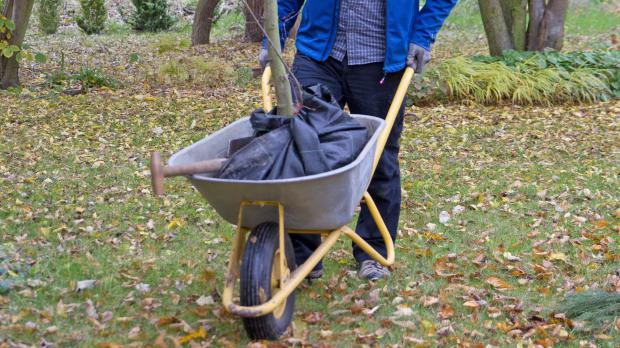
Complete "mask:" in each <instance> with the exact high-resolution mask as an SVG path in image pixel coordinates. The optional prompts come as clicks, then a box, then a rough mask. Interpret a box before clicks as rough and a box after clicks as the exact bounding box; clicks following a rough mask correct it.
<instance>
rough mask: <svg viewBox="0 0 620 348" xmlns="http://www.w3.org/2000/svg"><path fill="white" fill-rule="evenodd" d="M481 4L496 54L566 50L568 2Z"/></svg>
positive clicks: (485, 0) (483, 0) (495, 0)
mask: <svg viewBox="0 0 620 348" xmlns="http://www.w3.org/2000/svg"><path fill="white" fill-rule="evenodd" d="M478 4H479V6H480V14H481V15H482V23H483V24H484V30H485V32H486V34H487V41H488V43H489V51H490V53H491V54H492V55H499V54H502V52H503V51H506V50H509V49H515V50H529V51H541V50H543V49H545V48H553V49H556V50H560V49H562V44H563V41H564V22H565V20H566V10H567V9H568V0H478ZM528 15H529V16H528ZM528 17H529V18H528Z"/></svg>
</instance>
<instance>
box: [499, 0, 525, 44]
mask: <svg viewBox="0 0 620 348" xmlns="http://www.w3.org/2000/svg"><path fill="white" fill-rule="evenodd" d="M500 3H501V6H502V14H503V15H504V20H505V21H506V26H507V27H508V33H509V34H510V39H511V41H512V45H513V46H514V49H516V50H524V49H525V41H526V37H525V31H526V28H527V0H500Z"/></svg>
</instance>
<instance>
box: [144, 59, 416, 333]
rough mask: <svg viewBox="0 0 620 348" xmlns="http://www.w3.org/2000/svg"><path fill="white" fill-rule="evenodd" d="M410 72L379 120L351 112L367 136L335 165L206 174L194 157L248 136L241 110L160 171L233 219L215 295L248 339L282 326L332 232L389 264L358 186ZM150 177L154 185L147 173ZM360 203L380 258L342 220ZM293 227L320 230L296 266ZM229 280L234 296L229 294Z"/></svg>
mask: <svg viewBox="0 0 620 348" xmlns="http://www.w3.org/2000/svg"><path fill="white" fill-rule="evenodd" d="M270 77H271V71H270V69H269V67H267V68H266V69H265V71H264V73H263V78H262V93H263V104H264V105H263V106H264V109H265V110H271V109H272V103H271V98H270V95H269V81H270ZM412 77H413V70H412V69H411V68H406V70H405V72H404V74H403V77H402V80H401V82H400V85H399V86H398V89H397V91H396V94H395V96H394V99H393V101H392V105H391V106H390V109H389V111H388V114H387V116H386V118H385V120H383V119H381V118H378V117H372V116H364V115H351V116H352V117H354V118H355V119H356V120H358V121H359V122H360V123H362V124H363V125H365V126H366V127H367V129H368V141H367V143H366V145H365V147H364V148H363V150H362V151H361V153H360V154H359V156H358V157H357V159H355V161H353V162H352V163H350V164H348V165H346V166H344V167H341V168H338V169H336V170H332V171H329V172H326V173H321V174H316V175H310V176H304V177H298V178H291V179H283V180H263V181H251V180H244V181H241V180H228V179H219V178H216V177H214V176H213V172H211V173H208V172H207V171H208V170H209V168H210V167H209V166H206V167H205V166H202V167H201V165H200V164H201V163H203V164H204V163H207V164H209V163H211V164H212V162H213V160H214V159H221V158H223V157H225V156H226V153H227V151H228V146H229V143H230V141H231V140H233V139H237V138H240V137H247V136H251V135H252V134H253V130H252V127H251V125H250V122H249V117H246V118H243V119H240V120H238V121H236V122H234V123H232V124H230V125H229V126H227V127H225V128H223V129H221V130H219V131H217V132H215V133H213V134H211V135H210V136H208V137H206V138H204V139H202V140H200V141H198V142H197V143H195V144H193V145H190V146H189V147H187V148H185V149H183V150H181V151H179V152H177V153H176V154H174V155H173V156H172V157H171V158H170V160H169V164H168V166H167V167H166V168H165V173H167V174H166V175H170V176H172V175H178V174H189V173H192V174H191V175H187V177H188V178H189V180H190V181H191V183H192V185H193V186H194V187H195V188H196V189H197V190H198V191H199V192H200V193H201V194H202V195H203V196H204V198H205V199H206V200H207V201H208V202H209V203H210V204H211V206H212V207H213V208H214V209H215V210H216V211H217V212H218V214H220V215H221V216H222V217H223V218H224V219H225V220H226V221H228V222H230V223H232V224H235V225H236V226H237V231H236V236H235V238H234V241H233V245H232V251H231V253H230V260H229V262H228V271H227V273H226V275H225V284H224V291H223V295H222V302H223V305H224V308H225V309H226V310H228V311H229V312H230V313H233V314H236V315H238V316H240V317H241V318H242V320H243V323H244V327H245V329H246V331H247V333H248V335H249V336H250V338H252V339H277V338H279V337H280V336H281V335H282V334H283V333H284V332H285V331H286V329H287V328H288V326H289V325H290V323H291V321H292V318H293V311H294V304H295V289H296V288H297V286H298V285H299V284H301V283H302V282H303V281H304V279H305V278H306V276H308V274H309V273H310V272H311V271H312V270H313V269H314V267H315V266H316V265H317V264H318V263H319V262H320V260H321V259H322V258H323V257H324V256H325V255H326V254H327V252H328V251H329V249H330V248H331V247H332V246H333V245H334V244H335V243H336V241H337V240H338V238H340V236H342V235H345V236H347V237H349V238H351V240H352V241H353V242H354V243H356V244H357V245H358V246H359V247H360V248H362V250H364V251H365V252H366V253H367V254H368V255H370V257H372V258H373V259H375V260H376V261H378V262H379V263H381V264H382V265H384V266H390V265H392V264H393V263H394V243H393V241H392V239H391V237H390V234H389V231H388V229H387V227H386V225H385V223H384V221H383V219H382V217H381V215H380V213H379V211H378V209H377V207H376V205H375V203H374V202H373V200H372V197H371V196H370V195H369V194H368V192H366V189H367V188H368V185H369V184H370V180H371V178H372V174H373V173H374V170H375V168H376V167H377V164H378V162H379V158H380V156H381V154H382V152H383V148H384V146H385V144H386V141H387V138H388V135H389V134H390V131H391V129H392V125H393V124H394V121H395V119H396V116H397V114H398V111H399V109H400V107H401V105H402V102H403V100H404V97H405V94H406V92H407V88H408V86H409V83H410V82H411V79H412ZM210 161H211V162H210ZM152 165H153V164H152ZM158 171H159V173H155V172H153V173H152V174H154V175H155V174H157V175H159V176H162V174H161V170H158ZM201 171H204V172H206V173H204V172H201ZM171 173H172V174H171ZM153 182H154V187H155V186H156V185H155V179H154V181H153ZM160 185H161V183H160ZM360 202H361V204H366V206H367V207H368V209H369V211H370V213H371V215H372V217H373V219H374V221H375V223H376V225H377V227H378V229H379V231H380V233H381V235H382V237H383V240H384V241H385V245H386V249H387V257H383V256H382V255H381V254H379V252H377V251H376V250H375V249H374V248H373V247H372V246H370V245H369V244H368V243H366V241H364V240H363V239H362V238H361V237H360V236H359V235H358V234H357V233H355V231H353V230H352V229H351V228H349V227H348V226H347V224H348V223H349V222H350V221H351V219H352V218H353V215H354V214H355V209H356V208H357V206H358V205H359V204H360ZM293 233H307V234H320V235H322V236H324V238H323V241H322V243H321V245H320V246H319V247H318V248H317V249H316V250H315V251H314V253H313V254H312V255H311V256H310V257H309V258H308V259H307V260H306V261H305V262H304V263H303V264H301V265H296V264H295V254H294V250H293V246H292V243H291V240H290V238H289V235H290V234H293ZM237 283H239V303H237V302H235V300H234V299H233V298H234V295H233V294H234V290H235V288H236V286H237Z"/></svg>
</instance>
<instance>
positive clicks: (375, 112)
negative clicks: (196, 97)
mask: <svg viewBox="0 0 620 348" xmlns="http://www.w3.org/2000/svg"><path fill="white" fill-rule="evenodd" d="M292 72H293V74H294V75H295V76H296V78H297V79H298V80H299V82H300V83H301V84H302V86H309V85H313V84H316V83H321V84H323V85H325V86H327V87H328V88H329V90H330V91H331V93H332V94H333V95H334V97H335V98H336V100H338V102H339V103H340V106H341V107H344V105H345V104H347V105H348V106H349V110H350V111H351V113H353V114H364V115H371V116H377V117H381V118H385V116H386V115H387V112H388V109H389V108H390V104H391V103H392V98H393V97H394V94H395V93H396V89H397V88H398V84H399V82H400V79H401V77H402V75H403V71H400V72H397V73H391V74H387V75H385V74H384V72H383V63H372V64H364V65H352V66H349V65H347V59H346V57H345V59H344V60H343V61H342V62H339V61H338V60H336V59H333V58H331V57H330V58H328V59H327V61H325V62H319V61H316V60H313V59H312V58H309V57H306V56H304V55H301V54H297V56H296V57H295V61H294V62H293V68H292ZM404 104H405V103H404V102H403V106H401V108H400V111H399V113H398V117H397V118H396V122H395V123H394V127H393V128H392V132H391V133H390V136H389V138H388V141H387V144H386V146H385V150H383V155H382V156H381V159H380V160H379V165H378V166H377V170H376V171H375V174H374V176H373V178H372V181H371V182H370V186H369V188H368V193H370V195H371V196H372V198H373V200H374V202H375V203H376V205H377V208H378V209H379V212H380V213H381V216H382V217H383V220H384V221H385V224H386V225H387V228H388V230H389V231H390V235H391V236H392V239H393V240H396V234H397V229H398V219H399V216H400V202H401V193H400V167H399V164H398V150H399V147H400V140H399V138H400V133H401V131H402V129H403V114H404V109H405V108H404ZM356 232H357V233H358V234H359V235H360V236H361V237H362V238H363V239H364V240H366V242H368V243H369V244H370V245H372V246H373V247H374V248H375V249H376V250H377V251H378V252H379V253H380V254H381V255H383V256H384V257H385V256H386V255H387V251H386V248H385V243H384V242H383V238H381V234H380V233H379V230H378V228H377V226H376V224H375V222H374V220H373V218H372V216H371V215H370V212H369V211H368V208H367V207H366V205H364V204H362V209H361V212H360V215H359V219H358V220H357V227H356ZM291 239H292V241H293V246H294V247H295V257H296V261H297V264H298V265H300V264H302V263H303V262H304V261H305V260H306V259H307V258H308V257H309V256H310V254H311V253H312V252H313V251H314V250H315V249H316V248H317V247H318V246H319V245H320V244H321V237H320V236H318V235H311V234H292V235H291ZM353 255H354V256H355V259H356V260H357V261H358V262H359V263H361V262H363V261H365V260H368V259H370V256H368V254H366V253H365V252H364V251H363V250H362V249H361V248H359V247H358V246H357V245H355V244H354V245H353ZM322 267H323V265H322V264H319V265H317V267H316V269H321V268H322Z"/></svg>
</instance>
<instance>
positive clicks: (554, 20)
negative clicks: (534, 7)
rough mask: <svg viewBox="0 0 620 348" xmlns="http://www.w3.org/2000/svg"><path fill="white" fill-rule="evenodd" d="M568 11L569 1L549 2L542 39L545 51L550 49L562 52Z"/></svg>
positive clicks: (550, 0)
mask: <svg viewBox="0 0 620 348" xmlns="http://www.w3.org/2000/svg"><path fill="white" fill-rule="evenodd" d="M567 10H568V0H549V3H548V4H547V7H546V9H545V15H544V16H543V20H542V26H543V27H544V28H545V32H544V37H543V39H542V42H543V47H542V48H543V49H545V48H547V47H550V48H553V49H556V50H561V49H562V46H563V43H564V21H565V20H566V11H567Z"/></svg>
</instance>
